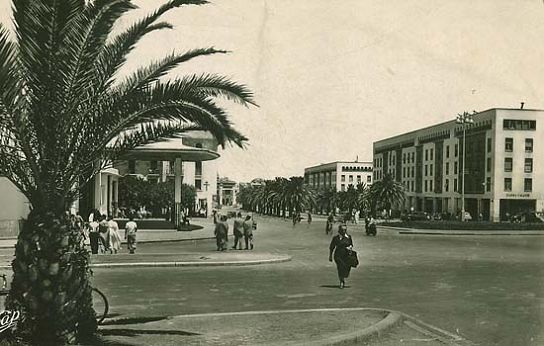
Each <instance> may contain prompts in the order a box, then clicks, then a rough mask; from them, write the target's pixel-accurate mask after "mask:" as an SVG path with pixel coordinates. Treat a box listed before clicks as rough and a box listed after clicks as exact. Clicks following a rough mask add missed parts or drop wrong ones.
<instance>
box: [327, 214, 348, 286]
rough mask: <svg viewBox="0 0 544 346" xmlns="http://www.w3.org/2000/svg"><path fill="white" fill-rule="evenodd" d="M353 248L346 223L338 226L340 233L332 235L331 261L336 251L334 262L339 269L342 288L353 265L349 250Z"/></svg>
mask: <svg viewBox="0 0 544 346" xmlns="http://www.w3.org/2000/svg"><path fill="white" fill-rule="evenodd" d="M352 248H353V240H352V239H351V236H350V235H349V234H347V227H346V225H340V226H338V234H337V235H335V236H334V237H332V240H331V245H330V246H329V261H331V262H332V259H333V252H334V262H335V263H336V269H337V271H338V279H339V280H340V288H344V286H345V285H346V279H347V278H348V277H349V272H350V270H351V265H350V264H349V262H348V256H349V254H348V252H349V251H350V250H351V249H352Z"/></svg>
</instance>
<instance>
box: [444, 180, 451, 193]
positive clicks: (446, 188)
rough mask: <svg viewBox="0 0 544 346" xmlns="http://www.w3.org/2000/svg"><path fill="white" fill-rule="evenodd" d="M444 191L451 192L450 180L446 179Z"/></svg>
mask: <svg viewBox="0 0 544 346" xmlns="http://www.w3.org/2000/svg"><path fill="white" fill-rule="evenodd" d="M444 190H445V191H446V192H448V191H449V190H450V180H449V179H446V182H445V183H444Z"/></svg>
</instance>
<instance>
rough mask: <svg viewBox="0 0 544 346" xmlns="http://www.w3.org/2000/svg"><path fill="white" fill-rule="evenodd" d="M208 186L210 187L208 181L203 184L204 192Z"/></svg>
mask: <svg viewBox="0 0 544 346" xmlns="http://www.w3.org/2000/svg"><path fill="white" fill-rule="evenodd" d="M208 186H210V183H208V181H205V182H204V187H205V188H206V191H208Z"/></svg>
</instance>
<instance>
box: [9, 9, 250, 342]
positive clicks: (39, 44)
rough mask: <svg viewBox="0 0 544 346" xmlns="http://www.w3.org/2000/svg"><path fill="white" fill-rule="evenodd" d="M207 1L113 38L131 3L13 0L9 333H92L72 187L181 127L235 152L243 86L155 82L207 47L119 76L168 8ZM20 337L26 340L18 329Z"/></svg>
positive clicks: (246, 96) (57, 337)
mask: <svg viewBox="0 0 544 346" xmlns="http://www.w3.org/2000/svg"><path fill="white" fill-rule="evenodd" d="M204 3H206V1H204V0H170V1H168V2H166V3H165V4H164V5H162V6H160V7H158V8H157V9H156V10H155V11H154V12H153V13H151V14H149V15H147V16H145V17H143V18H141V19H140V20H139V21H137V22H135V23H134V24H132V25H131V26H129V27H128V28H127V29H126V30H124V31H123V32H121V33H119V34H114V33H113V32H112V28H113V26H114V25H115V23H117V22H118V20H119V19H120V18H122V16H123V15H124V14H125V13H127V12H129V11H131V10H133V9H135V8H136V6H135V5H134V4H133V3H132V1H131V0H40V1H35V0H13V22H14V28H15V29H14V33H12V32H10V31H9V30H8V29H7V28H6V27H4V26H3V25H1V24H0V175H2V176H5V177H7V178H8V179H9V180H10V181H11V182H12V183H13V184H15V185H16V186H17V188H18V189H19V190H20V191H21V192H22V193H23V194H24V195H25V196H26V197H27V198H28V200H29V202H30V203H31V206H32V210H31V213H30V215H29V216H28V219H27V221H26V223H25V225H24V226H23V228H22V230H21V232H20V235H19V239H18V243H17V246H16V251H15V255H16V257H15V260H14V261H13V270H14V278H13V282H12V286H11V291H10V295H9V299H8V305H9V306H10V307H11V308H12V309H19V310H22V311H23V315H24V316H25V318H24V320H23V321H21V323H19V325H18V329H17V330H16V331H15V332H16V333H19V334H21V335H23V336H24V337H26V338H28V339H30V340H31V341H32V340H33V341H36V340H40V342H42V343H43V342H52V343H53V342H54V343H65V342H72V341H76V340H77V338H78V337H79V338H81V337H82V336H83V335H87V334H89V333H92V332H94V330H95V329H96V323H95V322H94V318H93V316H92V314H93V313H92V309H91V294H90V283H89V270H88V260H89V258H88V255H87V252H86V251H85V250H84V249H83V247H82V246H81V245H80V243H81V242H80V241H81V238H80V237H81V236H80V234H79V233H78V232H77V231H75V230H74V229H72V228H70V225H69V223H68V221H67V220H66V218H65V217H64V214H63V213H64V211H65V210H66V209H67V207H68V206H69V205H70V204H71V202H72V201H73V200H74V199H75V198H76V197H77V196H78V191H79V187H80V186H81V185H82V184H84V183H86V182H88V181H89V180H90V179H92V177H93V176H94V175H95V174H96V173H97V172H99V171H100V170H101V169H103V168H104V167H105V165H106V164H107V162H109V161H111V160H114V159H115V158H116V157H119V155H122V154H123V153H124V152H126V151H127V150H130V149H132V148H134V147H136V146H139V145H142V144H146V143H150V142H153V141H157V140H161V139H163V138H166V137H172V136H175V135H176V134H178V133H180V132H184V131H188V130H194V129H200V130H206V131H209V132H211V133H212V134H213V135H214V136H215V137H216V138H217V140H218V142H219V143H220V144H221V145H225V144H226V143H228V142H232V143H235V144H236V145H239V146H242V145H243V143H244V142H245V141H246V138H245V137H244V136H243V135H242V134H240V133H239V132H238V131H236V130H235V129H234V128H233V126H232V124H231V122H230V121H229V116H228V114H227V113H226V112H225V111H224V110H223V109H222V108H221V107H220V106H218V105H217V103H216V99H218V98H224V99H227V100H231V101H235V102H237V103H240V104H242V105H249V104H253V100H252V93H251V92H250V90H248V89H247V88H246V87H245V86H244V85H241V84H237V83H235V82H232V81H230V80H229V79H227V78H225V77H222V76H216V75H207V74H204V75H190V76H186V77H183V78H177V79H171V80H169V81H164V78H161V77H163V76H165V75H166V74H167V73H168V72H170V71H171V70H172V69H173V68H175V67H176V66H178V65H179V64H181V63H183V62H187V61H189V60H191V59H194V58H197V57H201V56H208V55H213V54H222V53H225V51H222V50H218V49H215V48H204V49H194V50H191V51H188V52H184V53H177V52H176V53H172V54H170V55H168V56H166V57H164V58H163V59H161V60H158V61H156V62H154V63H152V64H150V65H148V66H143V67H141V68H139V69H137V70H136V71H135V72H134V73H132V74H130V75H128V76H127V77H126V78H122V79H121V78H119V77H118V72H119V70H120V68H121V67H122V66H123V64H124V63H125V61H126V59H127V55H128V54H129V53H130V52H131V51H132V50H133V48H134V47H136V45H137V43H138V42H139V41H140V40H141V39H142V38H143V37H144V36H146V35H148V34H150V33H153V32H156V31H159V30H164V29H170V28H172V26H171V25H170V24H169V23H166V22H163V21H160V18H161V16H162V15H163V14H165V13H166V12H168V11H170V10H172V9H175V8H178V7H180V6H182V5H191V4H192V5H200V4H204ZM25 333H26V334H25Z"/></svg>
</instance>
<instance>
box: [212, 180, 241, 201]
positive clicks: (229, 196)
mask: <svg viewBox="0 0 544 346" xmlns="http://www.w3.org/2000/svg"><path fill="white" fill-rule="evenodd" d="M238 190H239V187H238V183H236V182H235V181H233V180H230V179H229V178H226V177H223V178H219V177H218V178H217V196H218V207H219V208H221V207H224V206H236V205H237V200H236V197H237V195H238Z"/></svg>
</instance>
